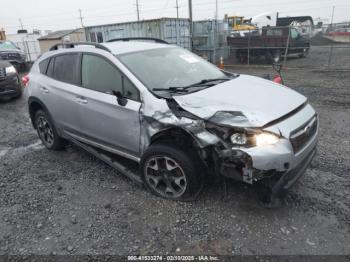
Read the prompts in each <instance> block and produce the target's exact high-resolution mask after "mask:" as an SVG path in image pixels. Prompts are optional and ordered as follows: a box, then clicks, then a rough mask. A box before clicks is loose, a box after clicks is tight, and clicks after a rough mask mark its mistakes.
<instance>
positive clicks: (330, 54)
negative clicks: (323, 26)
mask: <svg viewBox="0 0 350 262" xmlns="http://www.w3.org/2000/svg"><path fill="white" fill-rule="evenodd" d="M334 9H335V6H334V5H333V9H332V19H331V26H330V27H331V28H330V29H331V30H333V21H334ZM333 48H334V46H333V44H332V45H331V50H330V52H329V57H328V67H330V66H331V61H332V56H333Z"/></svg>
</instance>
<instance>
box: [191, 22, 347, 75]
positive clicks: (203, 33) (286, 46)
mask: <svg viewBox="0 0 350 262" xmlns="http://www.w3.org/2000/svg"><path fill="white" fill-rule="evenodd" d="M308 29H310V30H305V28H304V27H299V28H298V27H297V26H280V27H277V26H271V27H263V28H257V29H253V30H240V31H233V30H230V28H228V27H227V26H226V27H225V22H224V21H215V20H208V21H199V22H195V23H194V34H193V51H194V52H195V53H197V54H199V55H201V56H202V57H204V58H206V59H208V60H209V61H210V62H212V63H215V64H219V63H220V60H221V58H222V59H223V60H224V62H225V65H226V66H271V64H272V63H274V62H279V63H282V64H283V65H284V67H293V68H318V69H319V68H322V69H323V68H332V69H347V70H350V23H348V24H346V23H344V24H341V27H340V25H336V24H332V25H323V27H319V28H314V27H310V28H308ZM334 32H335V33H334Z"/></svg>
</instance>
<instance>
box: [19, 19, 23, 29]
mask: <svg viewBox="0 0 350 262" xmlns="http://www.w3.org/2000/svg"><path fill="white" fill-rule="evenodd" d="M19 24H20V25H21V28H22V29H23V23H22V19H21V18H20V19H19Z"/></svg>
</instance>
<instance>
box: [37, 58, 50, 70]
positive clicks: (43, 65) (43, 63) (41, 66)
mask: <svg viewBox="0 0 350 262" xmlns="http://www.w3.org/2000/svg"><path fill="white" fill-rule="evenodd" d="M49 62H50V58H47V59H45V60H43V61H41V62H40V63H39V70H40V73H41V74H46V70H47V66H48V65H49Z"/></svg>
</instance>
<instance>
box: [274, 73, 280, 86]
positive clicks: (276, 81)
mask: <svg viewBox="0 0 350 262" xmlns="http://www.w3.org/2000/svg"><path fill="white" fill-rule="evenodd" d="M273 82H275V83H277V84H282V78H281V76H280V75H276V76H275V77H274V78H273Z"/></svg>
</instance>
